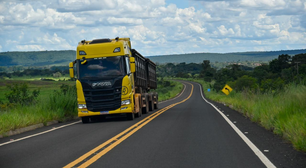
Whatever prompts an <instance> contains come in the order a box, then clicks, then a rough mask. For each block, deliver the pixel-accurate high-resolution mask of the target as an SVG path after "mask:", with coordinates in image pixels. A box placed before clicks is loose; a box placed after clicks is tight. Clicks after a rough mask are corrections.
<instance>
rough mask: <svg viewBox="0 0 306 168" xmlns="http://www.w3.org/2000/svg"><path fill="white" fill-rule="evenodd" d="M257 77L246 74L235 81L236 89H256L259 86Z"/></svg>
mask: <svg viewBox="0 0 306 168" xmlns="http://www.w3.org/2000/svg"><path fill="white" fill-rule="evenodd" d="M256 83H257V79H256V78H253V77H250V76H247V75H244V76H242V77H240V78H238V79H237V80H236V81H235V88H234V89H235V90H238V91H242V90H244V89H251V90H255V89H256V88H257V84H256Z"/></svg>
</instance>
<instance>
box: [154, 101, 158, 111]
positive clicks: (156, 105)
mask: <svg viewBox="0 0 306 168" xmlns="http://www.w3.org/2000/svg"><path fill="white" fill-rule="evenodd" d="M154 108H155V109H158V101H156V104H154Z"/></svg>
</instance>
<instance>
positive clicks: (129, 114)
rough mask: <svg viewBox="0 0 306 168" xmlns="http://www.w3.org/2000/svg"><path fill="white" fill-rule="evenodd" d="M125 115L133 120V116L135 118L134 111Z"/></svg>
mask: <svg viewBox="0 0 306 168" xmlns="http://www.w3.org/2000/svg"><path fill="white" fill-rule="evenodd" d="M126 117H127V119H128V120H134V118H135V116H134V113H127V114H126Z"/></svg>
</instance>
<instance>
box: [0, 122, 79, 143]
mask: <svg viewBox="0 0 306 168" xmlns="http://www.w3.org/2000/svg"><path fill="white" fill-rule="evenodd" d="M79 122H81V121H76V122H73V123H70V124H66V125H62V126H60V127H56V128H52V129H50V130H47V131H44V132H40V133H37V134H33V135H29V136H26V137H23V138H19V139H15V140H12V141H8V142H5V143H2V144H0V146H4V145H7V144H10V143H14V142H18V141H21V140H25V139H28V138H32V137H35V136H38V135H42V134H46V133H48V132H51V131H55V130H58V129H61V128H64V127H68V126H71V125H74V124H77V123H79Z"/></svg>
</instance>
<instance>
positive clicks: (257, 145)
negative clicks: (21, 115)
mask: <svg viewBox="0 0 306 168" xmlns="http://www.w3.org/2000/svg"><path fill="white" fill-rule="evenodd" d="M184 83H185V85H186V87H185V90H184V91H183V93H182V94H181V95H179V96H178V97H177V98H175V99H173V100H170V101H166V102H162V103H160V104H159V109H157V110H154V111H153V112H150V113H149V114H146V115H142V117H140V118H137V119H135V120H133V121H128V120H126V119H125V117H124V116H111V117H108V118H106V119H105V120H97V121H95V122H93V123H89V124H82V123H81V122H79V121H74V122H71V123H70V124H71V125H69V126H65V125H67V124H69V123H60V124H56V125H52V126H49V127H44V128H40V129H37V130H34V131H30V132H27V133H23V134H19V135H15V136H11V137H6V138H1V139H0V168H7V167H14V168H15V167H31V168H35V167H38V168H42V167H44V168H46V167H50V168H54V167H65V166H66V167H86V166H88V167H97V168H98V167H99V168H100V167H110V168H111V167H141V168H143V167H146V168H147V167H201V168H203V167H205V168H206V167H207V168H215V167H216V168H223V167H227V168H240V167H241V168H253V167H254V168H260V167H274V166H276V167H292V168H300V167H301V168H303V167H304V168H305V167H306V155H305V154H304V153H302V152H297V151H295V150H294V149H293V148H292V147H291V145H290V144H289V143H286V142H285V141H283V140H282V139H281V138H280V137H277V136H275V135H273V134H272V133H271V132H269V131H266V130H265V129H263V128H261V127H260V126H258V125H257V124H254V123H252V122H250V121H249V120H248V119H247V118H245V117H243V116H242V115H240V114H239V113H238V112H236V111H233V110H231V109H229V108H228V107H226V106H224V105H222V104H218V103H214V105H213V106H215V107H213V106H212V105H211V104H208V103H207V102H206V101H205V100H204V99H203V98H202V95H201V88H200V86H199V85H198V84H196V83H193V82H188V83H186V82H184ZM216 108H217V109H218V110H216ZM61 126H65V127H63V128H61ZM235 129H236V130H235ZM237 130H238V133H237ZM245 132H248V134H246V133H245ZM37 133H39V134H40V135H37V136H33V137H29V138H26V139H23V140H20V138H24V137H27V136H31V135H36V134H37ZM7 142H9V143H8V144H4V143H7ZM266 150H268V151H269V152H267V151H266Z"/></svg>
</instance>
